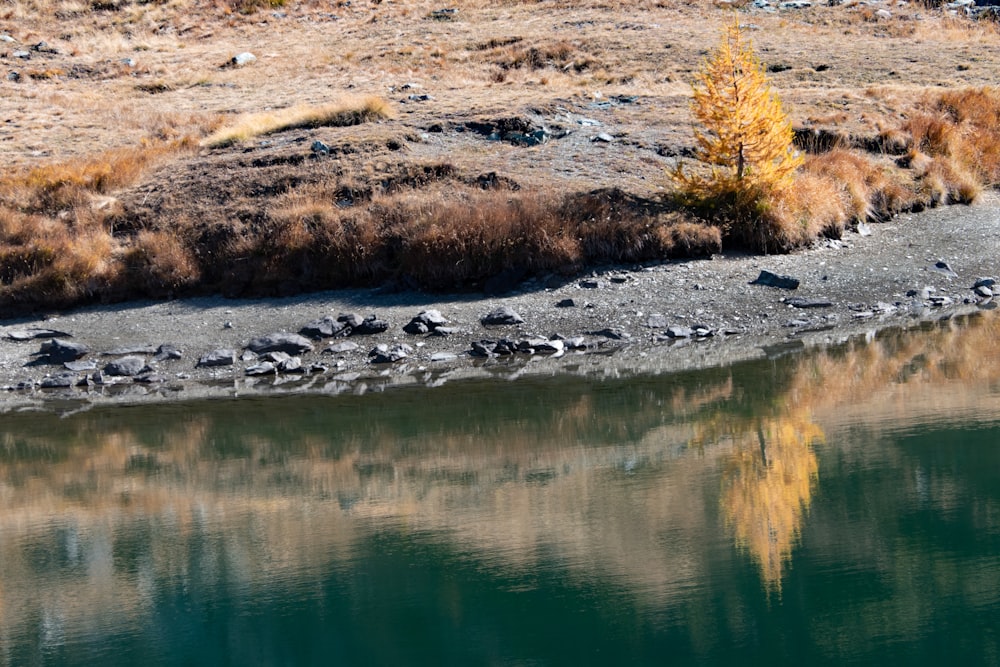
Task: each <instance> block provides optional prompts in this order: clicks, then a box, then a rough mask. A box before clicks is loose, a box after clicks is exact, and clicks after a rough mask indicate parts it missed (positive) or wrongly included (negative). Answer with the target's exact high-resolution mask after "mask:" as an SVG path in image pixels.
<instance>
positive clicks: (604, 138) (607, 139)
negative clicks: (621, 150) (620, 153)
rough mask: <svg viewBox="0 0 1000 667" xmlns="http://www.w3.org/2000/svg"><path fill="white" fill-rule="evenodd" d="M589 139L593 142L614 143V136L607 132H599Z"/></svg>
mask: <svg viewBox="0 0 1000 667" xmlns="http://www.w3.org/2000/svg"><path fill="white" fill-rule="evenodd" d="M591 141H593V142H595V143H598V142H599V143H604V144H611V143H614V141H615V138H614V137H612V136H611V135H610V134H608V133H607V132H601V133H599V134H598V135H596V136H595V137H593V138H592V139H591Z"/></svg>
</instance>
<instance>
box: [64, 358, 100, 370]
mask: <svg viewBox="0 0 1000 667" xmlns="http://www.w3.org/2000/svg"><path fill="white" fill-rule="evenodd" d="M63 367H65V368H66V370H68V371H74V372H76V373H83V372H86V371H96V370H97V362H96V361H93V360H91V359H88V360H86V361H67V362H66V363H64V364H63Z"/></svg>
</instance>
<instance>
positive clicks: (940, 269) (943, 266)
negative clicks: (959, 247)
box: [927, 260, 958, 278]
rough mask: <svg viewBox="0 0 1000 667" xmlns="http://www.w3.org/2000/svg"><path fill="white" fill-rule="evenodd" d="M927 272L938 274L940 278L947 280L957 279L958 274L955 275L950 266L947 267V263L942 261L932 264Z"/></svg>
mask: <svg viewBox="0 0 1000 667" xmlns="http://www.w3.org/2000/svg"><path fill="white" fill-rule="evenodd" d="M927 270H928V271H933V272H935V273H940V274H941V275H942V276H948V277H949V278H958V274H957V273H955V272H954V271H953V270H952V268H951V267H950V266H948V262H945V261H943V260H938V261H937V262H934V265H933V266H929V267H927Z"/></svg>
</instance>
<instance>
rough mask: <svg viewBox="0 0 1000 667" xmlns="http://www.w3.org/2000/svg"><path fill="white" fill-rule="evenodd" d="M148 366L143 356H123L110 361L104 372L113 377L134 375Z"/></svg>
mask: <svg viewBox="0 0 1000 667" xmlns="http://www.w3.org/2000/svg"><path fill="white" fill-rule="evenodd" d="M145 368H146V360H145V359H143V358H142V357H134V356H129V357H122V358H121V359H115V360H114V361H111V362H108V364H107V365H105V366H104V372H105V373H106V374H107V375H111V376H113V377H134V376H136V375H138V374H139V373H141V372H142V371H143V370H145Z"/></svg>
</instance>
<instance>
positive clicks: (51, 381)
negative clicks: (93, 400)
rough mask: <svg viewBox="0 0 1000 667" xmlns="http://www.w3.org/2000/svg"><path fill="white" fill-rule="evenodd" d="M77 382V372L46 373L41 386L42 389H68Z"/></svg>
mask: <svg viewBox="0 0 1000 667" xmlns="http://www.w3.org/2000/svg"><path fill="white" fill-rule="evenodd" d="M75 384H76V374H74V373H60V374H59V375H46V376H45V377H43V378H42V381H41V383H40V386H41V388H42V389H66V388H69V387H72V386H73V385H75Z"/></svg>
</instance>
